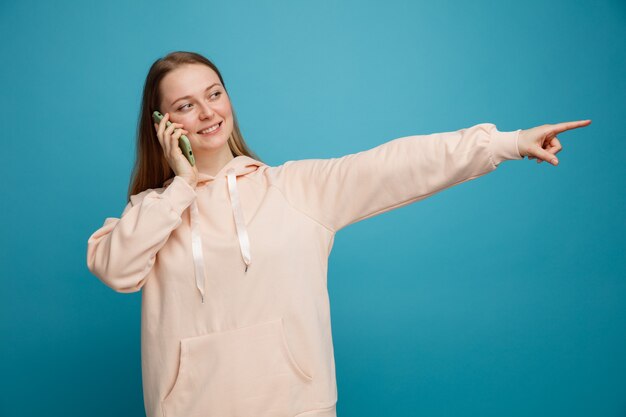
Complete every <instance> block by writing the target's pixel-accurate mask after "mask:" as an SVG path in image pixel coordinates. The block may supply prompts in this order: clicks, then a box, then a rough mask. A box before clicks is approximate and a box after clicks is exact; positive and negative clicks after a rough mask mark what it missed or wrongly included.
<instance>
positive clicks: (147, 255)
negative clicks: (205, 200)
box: [87, 176, 196, 293]
mask: <svg viewBox="0 0 626 417" xmlns="http://www.w3.org/2000/svg"><path fill="white" fill-rule="evenodd" d="M195 197H196V192H195V190H194V189H193V187H191V186H190V185H189V184H188V183H187V182H186V181H185V180H184V179H183V178H181V177H178V176H176V177H174V180H173V181H172V183H171V184H170V185H169V186H168V187H167V188H165V190H161V192H159V191H157V190H152V189H148V190H146V191H143V192H141V193H139V194H136V195H134V196H132V197H131V201H130V202H129V203H128V204H127V205H126V208H125V209H124V211H123V213H122V215H121V218H115V217H108V218H107V219H106V220H105V221H104V224H103V225H102V227H101V228H100V229H98V230H96V231H95V232H94V233H93V234H92V235H91V236H90V237H89V240H88V242H87V267H88V268H89V270H90V271H91V272H92V273H93V274H94V275H95V276H97V277H98V278H100V280H101V281H102V282H103V283H105V284H106V285H107V286H109V287H111V288H112V289H114V290H115V291H117V292H121V293H131V292H136V291H139V290H140V289H141V287H142V286H143V285H144V283H145V278H146V276H147V275H148V273H149V272H150V270H151V269H152V266H153V265H154V261H155V257H156V254H157V252H158V251H159V250H160V249H161V248H162V247H163V245H165V243H166V242H167V239H168V238H169V236H170V234H171V232H172V231H173V230H174V229H176V228H177V227H178V226H179V225H180V224H181V223H182V219H181V215H182V213H183V211H184V210H185V209H186V208H187V207H188V206H189V205H190V204H191V203H192V202H193V200H194V199H195Z"/></svg>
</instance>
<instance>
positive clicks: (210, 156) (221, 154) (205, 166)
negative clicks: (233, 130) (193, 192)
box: [194, 144, 235, 176]
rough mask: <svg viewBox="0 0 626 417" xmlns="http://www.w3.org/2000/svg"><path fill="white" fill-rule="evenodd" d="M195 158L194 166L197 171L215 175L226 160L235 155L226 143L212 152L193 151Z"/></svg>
mask: <svg viewBox="0 0 626 417" xmlns="http://www.w3.org/2000/svg"><path fill="white" fill-rule="evenodd" d="M194 157H195V159H196V168H198V173H202V174H207V175H210V176H215V175H216V174H217V173H218V172H220V169H222V168H223V167H224V166H225V165H226V164H227V163H228V162H230V161H232V160H233V159H234V158H235V157H234V156H233V154H232V153H231V151H230V148H229V147H228V144H225V145H224V146H222V147H221V148H220V149H219V150H217V151H214V152H212V153H203V154H200V155H199V154H197V153H194Z"/></svg>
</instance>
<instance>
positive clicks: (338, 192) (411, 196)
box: [270, 123, 522, 232]
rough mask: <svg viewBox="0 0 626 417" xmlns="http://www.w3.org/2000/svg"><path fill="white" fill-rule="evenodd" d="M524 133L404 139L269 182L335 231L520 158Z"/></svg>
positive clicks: (274, 173) (278, 170) (274, 172)
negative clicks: (521, 135)
mask: <svg viewBox="0 0 626 417" xmlns="http://www.w3.org/2000/svg"><path fill="white" fill-rule="evenodd" d="M520 130H521V129H519V130H516V131H512V132H500V131H498V130H497V128H496V126H495V125H494V124H491V123H481V124H477V125H475V126H472V127H469V128H464V129H460V130H457V131H453V132H444V133H434V134H428V135H414V136H406V137H401V138H397V139H394V140H391V141H389V142H386V143H383V144H382V145H379V146H377V147H375V148H372V149H369V150H365V151H361V152H358V153H354V154H350V155H346V156H343V157H340V158H330V159H303V160H297V161H288V162H286V163H284V164H283V165H280V166H277V167H273V168H272V169H271V170H270V175H271V177H272V182H273V183H274V184H275V185H276V186H277V187H278V188H279V189H280V190H281V191H282V193H283V194H284V196H285V198H286V199H287V200H288V201H289V202H290V204H292V205H293V206H294V207H295V208H297V209H298V210H300V211H302V212H304V213H305V214H306V215H308V216H309V217H311V218H313V219H314V220H316V221H317V222H319V223H321V224H322V225H324V226H325V227H326V228H328V229H330V230H331V231H333V232H336V231H338V230H339V229H341V228H343V227H345V226H347V225H350V224H352V223H355V222H358V221H360V220H364V219H367V218H368V217H372V216H375V215H377V214H381V213H384V212H386V211H389V210H392V209H394V208H398V207H402V206H405V205H407V204H410V203H413V202H415V201H418V200H421V199H424V198H426V197H429V196H431V195H433V194H435V193H437V192H439V191H442V190H444V189H446V188H449V187H452V186H454V185H456V184H460V183H462V182H465V181H469V180H471V179H474V178H477V177H480V176H482V175H484V174H487V173H489V172H491V171H493V170H495V169H496V168H497V166H498V165H499V164H500V163H501V162H502V161H504V160H510V159H522V156H521V155H520V153H519V149H518V146H517V140H518V137H519V132H520Z"/></svg>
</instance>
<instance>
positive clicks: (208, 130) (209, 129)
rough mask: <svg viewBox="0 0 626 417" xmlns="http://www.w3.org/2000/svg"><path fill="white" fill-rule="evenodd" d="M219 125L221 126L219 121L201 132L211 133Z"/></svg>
mask: <svg viewBox="0 0 626 417" xmlns="http://www.w3.org/2000/svg"><path fill="white" fill-rule="evenodd" d="M218 127H220V124H219V123H218V124H216V125H214V126H213V127H210V128H208V129H205V130H201V131H200V133H211V132H214V131H215V130H216V129H217V128H218Z"/></svg>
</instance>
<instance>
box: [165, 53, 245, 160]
mask: <svg viewBox="0 0 626 417" xmlns="http://www.w3.org/2000/svg"><path fill="white" fill-rule="evenodd" d="M160 89H161V97H162V101H161V108H160V109H159V111H160V112H161V113H162V114H165V113H169V114H170V120H171V121H172V123H180V124H182V125H183V129H185V130H187V131H188V132H189V133H187V134H186V136H187V137H188V138H189V141H190V142H191V146H192V148H193V151H194V153H196V154H199V153H202V151H203V150H204V151H208V152H213V151H217V150H218V149H220V148H221V147H222V146H228V145H227V142H228V138H229V137H230V135H231V133H232V131H233V123H234V122H233V113H232V109H231V107H230V99H229V98H228V95H227V94H226V90H225V89H224V86H222V83H220V79H219V77H218V76H217V73H216V72H215V71H213V69H211V68H210V67H208V66H206V65H203V64H185V65H182V66H180V67H178V68H176V69H175V70H172V71H170V72H169V73H168V74H167V75H165V77H163V79H162V80H161V84H160ZM218 123H220V126H219V127H218V128H217V130H216V131H215V132H209V133H206V129H207V128H210V127H212V126H214V125H216V124H218ZM201 132H202V133H201Z"/></svg>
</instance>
